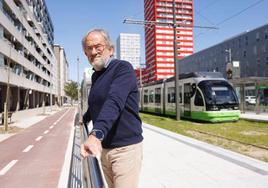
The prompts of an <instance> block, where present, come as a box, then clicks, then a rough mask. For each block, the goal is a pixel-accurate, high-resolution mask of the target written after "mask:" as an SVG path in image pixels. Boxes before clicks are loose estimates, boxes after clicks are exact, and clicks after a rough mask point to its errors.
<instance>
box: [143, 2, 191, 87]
mask: <svg viewBox="0 0 268 188" xmlns="http://www.w3.org/2000/svg"><path fill="white" fill-rule="evenodd" d="M175 8H176V11H175V15H176V24H177V27H176V31H177V34H176V40H174V32H173V31H174V30H173V27H172V23H173V0H154V1H151V0H145V1H144V20H146V21H151V22H155V24H152V25H146V26H145V60H146V68H145V69H143V71H142V81H143V83H149V82H152V81H155V80H160V79H165V78H169V77H171V76H174V41H176V44H177V46H176V49H177V55H178V56H177V57H178V58H179V59H181V58H183V57H185V56H188V55H190V54H192V53H193V1H192V0H175Z"/></svg>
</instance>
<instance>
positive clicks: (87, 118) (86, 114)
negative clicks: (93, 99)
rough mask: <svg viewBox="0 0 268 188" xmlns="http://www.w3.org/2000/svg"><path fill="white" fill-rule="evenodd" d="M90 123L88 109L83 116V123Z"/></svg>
mask: <svg viewBox="0 0 268 188" xmlns="http://www.w3.org/2000/svg"><path fill="white" fill-rule="evenodd" d="M90 121H91V116H90V112H89V108H88V109H87V111H86V112H85V113H84V115H83V123H84V124H87V123H88V122H90Z"/></svg>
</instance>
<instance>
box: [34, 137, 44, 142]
mask: <svg viewBox="0 0 268 188" xmlns="http://www.w3.org/2000/svg"><path fill="white" fill-rule="evenodd" d="M42 138H43V136H38V137H37V138H36V139H35V141H39V140H41V139H42Z"/></svg>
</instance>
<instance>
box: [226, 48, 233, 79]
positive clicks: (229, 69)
mask: <svg viewBox="0 0 268 188" xmlns="http://www.w3.org/2000/svg"><path fill="white" fill-rule="evenodd" d="M225 52H227V53H228V55H229V57H228V63H227V65H226V74H227V79H232V76H233V75H232V74H233V64H232V50H231V48H229V49H228V50H225Z"/></svg>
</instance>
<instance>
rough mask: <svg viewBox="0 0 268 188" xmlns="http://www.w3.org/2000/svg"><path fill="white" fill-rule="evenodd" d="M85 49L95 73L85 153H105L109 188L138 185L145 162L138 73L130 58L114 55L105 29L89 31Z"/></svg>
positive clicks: (90, 99) (86, 117)
mask: <svg viewBox="0 0 268 188" xmlns="http://www.w3.org/2000/svg"><path fill="white" fill-rule="evenodd" d="M82 45H83V50H84V52H85V55H86V56H87V58H88V60H89V63H90V64H91V65H92V67H93V69H94V70H95V72H94V73H93V75H92V87H91V90H90V94H89V96H88V110H87V112H86V113H85V114H84V116H83V121H84V123H87V122H89V121H91V120H92V122H93V129H92V130H91V132H90V134H89V137H88V139H87V141H86V142H85V143H84V144H82V146H81V155H82V156H83V157H87V156H88V155H93V156H101V161H102V167H103V171H104V174H105V178H106V181H107V183H108V185H109V188H113V187H115V188H126V187H127V188H131V187H133V188H136V187H138V179H139V173H140V169H141V163H142V140H143V136H142V128H141V119H140V117H139V108H138V96H139V94H138V87H137V80H136V75H135V72H134V70H133V68H132V65H131V64H130V63H129V62H127V61H122V60H118V59H115V58H114V57H113V53H114V46H113V44H112V42H111V40H110V37H109V35H108V33H107V32H105V31H104V30H102V29H94V30H92V31H89V32H88V33H87V34H86V35H85V37H84V38H83V40H82Z"/></svg>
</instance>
